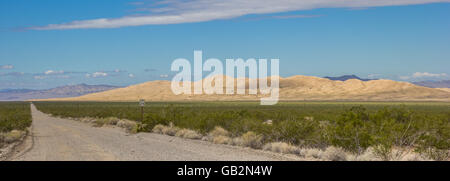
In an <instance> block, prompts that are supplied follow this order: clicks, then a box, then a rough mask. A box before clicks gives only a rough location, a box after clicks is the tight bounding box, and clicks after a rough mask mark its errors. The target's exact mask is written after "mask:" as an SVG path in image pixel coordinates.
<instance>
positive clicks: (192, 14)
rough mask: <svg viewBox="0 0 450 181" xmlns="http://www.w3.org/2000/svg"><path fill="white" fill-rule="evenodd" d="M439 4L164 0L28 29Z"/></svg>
mask: <svg viewBox="0 0 450 181" xmlns="http://www.w3.org/2000/svg"><path fill="white" fill-rule="evenodd" d="M436 2H450V0H395V1H392V0H302V1H300V0H298V1H293V0H277V1H274V0H253V1H248V0H228V1H223V0H193V1H185V0H164V1H159V2H155V3H154V4H152V5H151V6H149V7H150V8H139V9H141V10H142V9H144V10H145V11H148V12H149V13H150V14H149V15H142V16H124V17H120V18H100V19H91V20H77V21H72V22H69V23H62V24H50V25H46V26H38V27H31V28H28V29H33V30H63V29H87V28H119V27H127V26H142V25H161V24H179V23H194V22H205V21H212V20H220V19H230V18H236V17H240V16H244V15H250V14H270V13H281V12H289V11H299V10H310V9H317V8H367V7H380V6H399V5H413V4H426V3H436ZM135 5H138V6H144V5H145V4H142V3H135ZM161 5H163V6H161Z"/></svg>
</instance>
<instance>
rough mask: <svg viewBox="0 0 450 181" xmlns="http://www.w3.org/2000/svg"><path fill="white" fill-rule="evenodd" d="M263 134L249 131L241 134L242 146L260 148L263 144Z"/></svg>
mask: <svg viewBox="0 0 450 181" xmlns="http://www.w3.org/2000/svg"><path fill="white" fill-rule="evenodd" d="M262 138H263V137H262V136H261V135H258V134H256V133H255V132H252V131H249V132H247V133H245V134H243V135H242V136H241V139H242V146H246V147H250V148H255V149H259V148H261V147H262V146H263V141H262Z"/></svg>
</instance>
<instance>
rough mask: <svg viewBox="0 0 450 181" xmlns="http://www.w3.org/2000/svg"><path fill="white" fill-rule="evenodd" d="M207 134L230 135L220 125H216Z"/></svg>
mask: <svg viewBox="0 0 450 181" xmlns="http://www.w3.org/2000/svg"><path fill="white" fill-rule="evenodd" d="M209 135H211V136H212V137H217V136H228V135H230V133H229V132H228V131H227V130H225V129H223V128H222V127H220V126H216V127H215V128H214V129H213V130H212V131H211V132H209Z"/></svg>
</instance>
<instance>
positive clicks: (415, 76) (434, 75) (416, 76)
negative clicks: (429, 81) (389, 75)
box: [399, 72, 448, 80]
mask: <svg viewBox="0 0 450 181" xmlns="http://www.w3.org/2000/svg"><path fill="white" fill-rule="evenodd" d="M447 76H448V75H447V74H446V73H429V72H416V73H413V74H412V75H411V76H409V75H408V76H399V78H400V79H402V80H408V79H421V78H444V77H447Z"/></svg>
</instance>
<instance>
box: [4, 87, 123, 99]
mask: <svg viewBox="0 0 450 181" xmlns="http://www.w3.org/2000/svg"><path fill="white" fill-rule="evenodd" d="M116 88H119V87H118V86H111V85H87V84H78V85H67V86H61V87H56V88H52V89H46V90H33V89H2V90H0V101H23V100H28V99H47V98H61V97H77V96H82V95H85V94H90V93H96V92H102V91H107V90H111V89H116Z"/></svg>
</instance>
